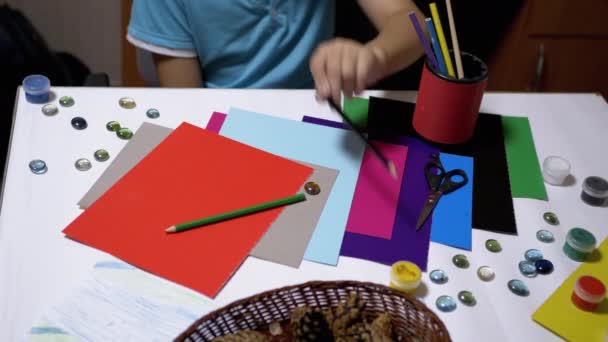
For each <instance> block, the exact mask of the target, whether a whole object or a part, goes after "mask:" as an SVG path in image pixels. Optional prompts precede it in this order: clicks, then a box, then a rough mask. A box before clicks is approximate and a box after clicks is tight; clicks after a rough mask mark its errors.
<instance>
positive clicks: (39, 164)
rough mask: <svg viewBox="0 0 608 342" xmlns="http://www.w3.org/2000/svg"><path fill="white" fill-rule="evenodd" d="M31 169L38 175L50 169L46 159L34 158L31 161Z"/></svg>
mask: <svg viewBox="0 0 608 342" xmlns="http://www.w3.org/2000/svg"><path fill="white" fill-rule="evenodd" d="M29 165H30V171H32V172H33V173H35V174H37V175H41V174H43V173H45V172H46V171H47V170H48V169H47V167H46V163H45V162H44V160H40V159H34V160H32V161H31V162H30V164H29Z"/></svg>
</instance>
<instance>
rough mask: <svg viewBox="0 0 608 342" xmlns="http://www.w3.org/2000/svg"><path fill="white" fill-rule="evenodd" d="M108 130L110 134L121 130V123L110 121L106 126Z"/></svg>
mask: <svg viewBox="0 0 608 342" xmlns="http://www.w3.org/2000/svg"><path fill="white" fill-rule="evenodd" d="M106 129H107V130H108V131H110V132H116V131H118V130H119V129H120V123H119V122H118V121H109V122H108V123H107V124H106Z"/></svg>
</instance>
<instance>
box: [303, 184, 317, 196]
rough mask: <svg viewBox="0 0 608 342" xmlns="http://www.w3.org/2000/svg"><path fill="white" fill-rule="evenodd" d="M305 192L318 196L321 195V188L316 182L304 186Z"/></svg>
mask: <svg viewBox="0 0 608 342" xmlns="http://www.w3.org/2000/svg"><path fill="white" fill-rule="evenodd" d="M304 191H306V193H307V194H309V195H318V194H319V193H321V187H319V184H317V183H315V182H308V183H306V184H304Z"/></svg>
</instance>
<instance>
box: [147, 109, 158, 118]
mask: <svg viewBox="0 0 608 342" xmlns="http://www.w3.org/2000/svg"><path fill="white" fill-rule="evenodd" d="M146 116H147V117H149V118H150V119H158V118H159V117H160V112H159V111H158V109H155V108H150V109H148V111H146Z"/></svg>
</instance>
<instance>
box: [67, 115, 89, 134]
mask: <svg viewBox="0 0 608 342" xmlns="http://www.w3.org/2000/svg"><path fill="white" fill-rule="evenodd" d="M70 123H71V124H72V127H74V129H77V130H79V131H81V130H83V129H85V128H87V127H88V126H89V124H88V123H87V120H85V119H84V118H81V117H79V116H77V117H75V118H73V119H72V121H70Z"/></svg>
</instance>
